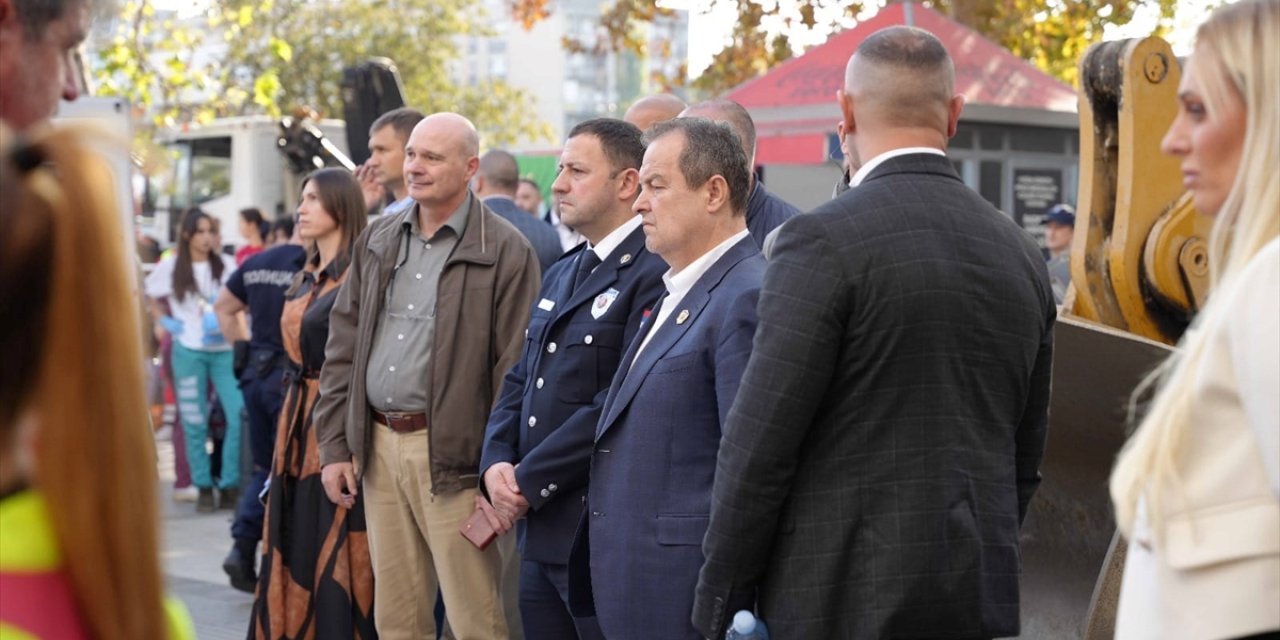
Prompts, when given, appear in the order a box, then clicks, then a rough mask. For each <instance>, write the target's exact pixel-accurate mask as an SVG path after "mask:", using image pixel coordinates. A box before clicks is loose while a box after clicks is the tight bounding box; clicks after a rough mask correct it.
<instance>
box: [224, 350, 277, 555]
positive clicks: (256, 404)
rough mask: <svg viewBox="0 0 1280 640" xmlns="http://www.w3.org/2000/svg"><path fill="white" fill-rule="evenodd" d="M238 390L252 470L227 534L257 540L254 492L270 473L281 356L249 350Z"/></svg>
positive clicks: (259, 509) (259, 510)
mask: <svg viewBox="0 0 1280 640" xmlns="http://www.w3.org/2000/svg"><path fill="white" fill-rule="evenodd" d="M240 391H241V393H243V394H244V408H245V413H247V414H248V418H249V420H248V422H246V427H247V430H248V438H247V440H248V441H249V452H250V454H251V457H252V458H253V472H252V473H251V474H250V477H249V482H248V484H247V485H245V487H244V493H243V494H241V496H240V504H238V505H236V518H235V521H233V522H232V523H231V537H233V538H236V539H240V540H255V541H257V540H261V539H262V521H263V518H264V517H265V511H266V510H265V509H264V508H263V506H262V502H261V501H259V500H258V494H259V493H261V492H262V485H263V484H265V483H266V481H267V476H268V475H269V474H270V473H271V456H272V453H273V452H274V450H275V440H276V426H277V425H276V423H277V422H278V421H279V420H280V407H281V406H282V405H283V404H284V355H283V354H281V353H279V352H276V351H272V350H268V349H254V350H252V351H250V353H249V365H248V367H247V368H246V369H245V371H244V375H243V376H241V378H240Z"/></svg>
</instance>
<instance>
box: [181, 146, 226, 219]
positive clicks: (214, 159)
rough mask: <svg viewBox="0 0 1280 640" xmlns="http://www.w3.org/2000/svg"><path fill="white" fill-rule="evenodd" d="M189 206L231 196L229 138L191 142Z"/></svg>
mask: <svg viewBox="0 0 1280 640" xmlns="http://www.w3.org/2000/svg"><path fill="white" fill-rule="evenodd" d="M190 189H191V200H190V201H191V204H196V205H198V204H204V203H205V202H208V201H210V200H214V199H216V198H222V197H224V196H229V195H231V138H230V137H225V138H203V139H200V140H192V141H191V183H190Z"/></svg>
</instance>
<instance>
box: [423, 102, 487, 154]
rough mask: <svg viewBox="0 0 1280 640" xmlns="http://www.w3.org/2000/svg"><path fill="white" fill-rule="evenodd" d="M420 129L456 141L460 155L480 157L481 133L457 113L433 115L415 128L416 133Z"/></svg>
mask: <svg viewBox="0 0 1280 640" xmlns="http://www.w3.org/2000/svg"><path fill="white" fill-rule="evenodd" d="M418 129H424V130H427V131H431V132H432V133H434V134H435V135H438V136H445V137H448V138H451V139H453V140H455V141H456V142H457V144H458V148H457V151H458V153H461V154H463V155H466V156H471V157H473V156H478V155H480V133H479V132H477V131H476V125H474V124H471V121H470V120H468V119H466V118H465V117H463V116H460V115H458V114H456V113H450V112H447V111H446V112H441V113H433V114H431V115H429V116H427V117H425V118H423V119H422V121H421V122H419V123H418V124H417V125H416V126H414V131H417V130H418Z"/></svg>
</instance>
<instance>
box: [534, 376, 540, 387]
mask: <svg viewBox="0 0 1280 640" xmlns="http://www.w3.org/2000/svg"><path fill="white" fill-rule="evenodd" d="M534 385H535V386H537V387H538V388H539V389H541V388H542V378H538V381H537V382H536V383H534Z"/></svg>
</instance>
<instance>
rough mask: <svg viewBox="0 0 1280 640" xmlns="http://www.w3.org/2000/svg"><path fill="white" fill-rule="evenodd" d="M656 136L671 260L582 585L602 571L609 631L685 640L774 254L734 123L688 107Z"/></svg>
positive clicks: (599, 481)
mask: <svg viewBox="0 0 1280 640" xmlns="http://www.w3.org/2000/svg"><path fill="white" fill-rule="evenodd" d="M646 139H647V140H648V141H649V145H648V149H647V150H646V151H645V156H644V164H643V165H642V166H641V168H640V184H641V193H640V197H639V198H638V199H637V200H636V204H635V207H634V209H635V211H636V212H637V213H639V214H640V215H641V218H642V220H643V229H644V233H645V236H646V246H647V247H648V248H649V250H650V251H652V252H654V253H656V254H658V255H660V256H662V259H663V260H664V261H665V262H666V263H667V264H668V265H669V267H670V269H669V270H668V271H667V272H666V274H665V275H664V276H663V282H664V283H665V284H666V293H665V295H663V297H662V298H661V301H660V302H659V303H658V305H657V306H656V307H655V308H654V310H653V313H652V314H651V315H650V317H649V318H648V320H646V322H644V323H643V324H642V325H641V326H640V332H639V334H638V336H637V338H636V339H635V340H634V341H633V342H632V343H631V346H630V347H629V348H628V350H627V354H626V355H624V356H623V358H622V364H621V366H620V368H619V370H618V374H617V375H616V376H615V377H614V379H613V383H612V385H611V386H610V388H609V392H608V397H607V399H606V400H605V405H604V414H603V416H602V417H601V420H600V424H599V425H598V427H597V428H596V443H595V450H594V452H593V454H592V458H591V477H590V482H589V487H590V489H589V492H588V494H587V514H586V516H585V517H584V525H583V526H582V527H581V528H580V530H579V539H578V541H577V543H576V544H575V551H574V556H573V557H572V558H571V560H570V580H571V583H570V586H571V590H572V592H573V593H572V594H571V595H573V596H574V597H572V598H571V599H572V601H573V603H574V605H575V609H576V610H578V611H581V609H580V608H579V607H581V606H582V605H583V604H584V603H585V602H586V599H585V598H584V597H582V594H583V593H584V592H585V590H586V587H587V584H588V580H587V577H588V575H589V584H590V585H591V587H592V589H591V591H592V594H593V598H592V599H591V602H593V604H594V609H595V612H596V614H597V619H598V622H599V624H600V628H601V629H602V630H603V631H604V634H605V636H607V637H609V638H611V639H616V640H625V639H628V638H663V639H664V640H677V639H680V638H700V637H701V636H700V635H699V634H698V632H697V631H696V630H694V628H693V625H692V624H691V623H690V614H691V612H692V609H693V594H694V586H695V585H696V583H697V580H698V569H699V568H700V567H701V566H702V562H703V557H702V546H701V545H702V537H703V534H704V533H705V532H706V529H707V522H708V518H709V514H710V510H711V481H712V477H713V476H714V474H715V465H716V453H717V451H718V450H719V446H720V436H721V431H722V427H723V425H724V422H725V418H726V416H727V415H728V413H729V407H730V406H731V405H732V404H733V400H734V396H735V395H736V394H737V391H738V382H739V380H740V379H741V377H742V372H743V370H744V368H745V367H746V364H747V360H748V357H749V356H750V353H751V341H752V337H753V336H754V334H755V328H756V299H757V296H758V295H759V291H760V284H761V281H762V279H763V277H764V269H765V261H764V258H763V257H762V256H761V255H760V251H759V249H758V247H757V246H756V243H755V241H754V240H753V239H752V238H751V237H750V235H749V234H748V231H747V225H746V219H745V214H746V203H747V194H748V188H749V185H750V173H749V169H748V167H747V158H746V155H745V154H744V153H743V150H742V146H741V144H740V143H739V141H738V138H737V137H736V136H735V135H734V133H733V132H732V130H731V129H729V128H728V127H727V126H725V125H723V124H717V123H714V122H711V121H709V120H705V119H702V118H678V119H675V120H670V121H668V122H664V123H660V124H657V125H655V126H654V127H653V128H652V129H650V130H649V132H648V133H646ZM584 551H585V552H586V553H585V555H586V558H585V560H586V562H585V565H586V566H588V567H589V571H584V562H583V561H584V558H583V556H584V554H583V552H584Z"/></svg>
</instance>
